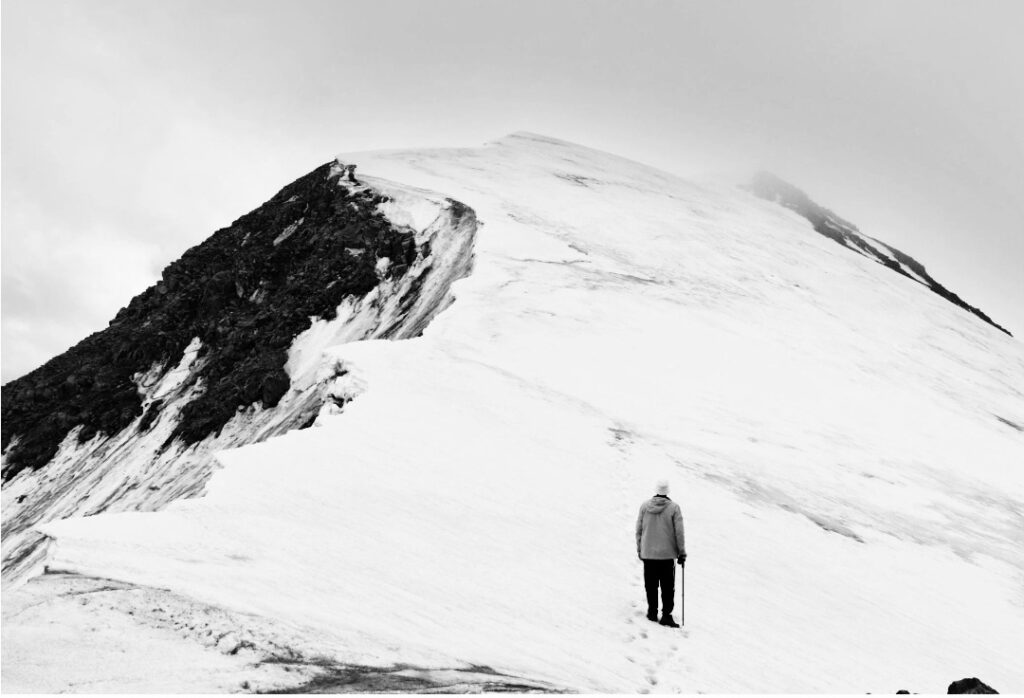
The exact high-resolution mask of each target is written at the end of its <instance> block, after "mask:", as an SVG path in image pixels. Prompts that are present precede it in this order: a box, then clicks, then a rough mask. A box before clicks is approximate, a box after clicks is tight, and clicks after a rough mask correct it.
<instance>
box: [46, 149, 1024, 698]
mask: <svg viewBox="0 0 1024 698" xmlns="http://www.w3.org/2000/svg"><path fill="white" fill-rule="evenodd" d="M343 161H344V162H356V163H358V164H359V171H360V177H359V179H360V180H362V179H363V177H362V174H363V173H368V174H370V175H372V176H373V177H380V178H386V179H387V180H390V181H393V182H402V183H405V184H408V185H409V186H411V187H416V188H419V189H424V190H429V191H433V192H441V193H443V196H445V197H451V198H453V199H456V200H458V201H462V202H465V203H466V205H468V206H470V207H472V209H473V210H475V212H476V215H477V218H478V220H479V223H480V227H479V230H478V232H477V242H476V247H475V255H476V256H475V266H474V271H473V273H472V275H470V276H468V277H466V278H463V279H461V280H459V281H456V282H455V283H454V284H453V286H452V292H453V293H454V295H455V296H456V297H457V299H458V300H457V302H456V303H455V304H454V305H452V306H451V307H450V308H448V309H447V311H446V312H444V313H442V314H440V315H438V316H437V317H436V318H435V319H434V320H433V321H432V322H431V323H430V324H429V325H428V326H426V328H425V329H424V330H423V333H422V336H421V337H419V338H416V339H410V340H408V341H404V342H386V341H380V340H371V341H360V342H354V343H348V344H344V345H342V346H340V347H337V348H334V349H330V350H329V351H328V352H327V355H328V364H326V365H329V366H332V367H336V368H337V369H338V372H339V373H340V372H342V371H344V372H345V376H346V380H345V382H344V385H342V386H341V387H340V388H339V392H340V393H341V394H343V395H349V396H351V395H353V394H355V393H356V392H358V393H359V394H358V397H357V398H356V399H355V400H352V401H351V402H349V403H347V404H345V406H344V409H343V411H342V412H341V413H340V414H327V413H323V414H321V415H320V417H319V419H318V427H317V428H313V429H308V430H305V431H300V432H292V433H289V434H287V435H285V436H283V437H280V438H276V439H271V440H268V441H266V442H264V443H261V444H258V445H254V446H247V447H244V448H240V449H236V450H231V451H226V452H224V453H223V454H222V455H221V456H220V458H221V460H222V462H223V463H224V464H225V466H226V467H225V468H224V469H223V470H221V471H219V472H217V473H216V474H215V475H214V476H213V478H212V479H211V480H210V482H209V485H208V487H207V490H206V496H205V497H204V498H202V499H193V500H187V501H181V502H177V503H175V504H172V505H171V506H169V507H168V508H167V509H166V510H164V511H162V512H159V513H146V514H143V513H125V514H117V515H102V516H96V517H90V518H85V519H70V520H67V521H64V522H59V523H53V524H48V525H46V526H44V527H43V530H44V531H45V532H46V533H47V535H50V536H52V537H53V538H54V539H55V540H56V543H55V547H54V551H53V556H52V558H51V560H50V563H49V564H50V566H51V569H52V570H63V571H71V572H77V573H81V574H87V575H96V576H103V577H108V578H113V579H118V580H122V581H125V582H132V583H136V584H143V585H150V586H154V587H161V588H166V589H170V590H172V591H174V592H175V593H178V594H182V595H186V596H189V597H192V598H194V599H196V600H198V601H201V602H203V603H206V604H211V605H214V606H219V607H223V608H225V609H231V610H232V611H234V612H239V613H249V614H255V615H257V616H259V617H262V618H266V619H271V620H273V621H276V622H278V623H281V624H288V625H289V626H290V627H291V626H297V627H303V628H308V629H310V630H311V632H313V631H315V632H316V633H318V634H319V635H318V636H320V637H329V638H330V640H329V642H328V641H327V640H325V643H326V644H329V645H330V646H331V647H332V648H333V649H332V651H334V652H335V653H336V656H338V657H339V658H340V659H342V660H345V659H348V660H349V661H352V662H353V663H360V664H367V663H373V662H376V663H379V664H382V665H385V664H393V663H404V664H410V665H415V666H420V667H435V668H436V667H451V666H487V667H491V668H493V669H494V670H496V671H500V672H502V673H503V674H507V675H512V676H524V677H529V678H531V679H536V680H540V681H545V682H549V683H550V684H553V685H555V686H560V687H565V688H569V689H578V690H589V691H618V692H638V691H651V690H654V691H673V690H678V691H683V692H689V693H694V692H699V691H713V692H723V691H725V692H740V691H758V692H837V691H838V692H860V691H871V692H878V691H884V690H890V691H891V690H894V688H896V687H903V686H907V687H911V688H913V689H915V690H924V691H939V690H942V687H943V686H945V685H946V684H948V682H949V681H950V680H951V679H952V678H956V677H959V676H962V675H967V676H970V675H978V676H982V677H984V678H985V680H986V682H989V683H991V684H992V685H995V686H998V687H999V688H1000V689H1001V690H1020V687H1022V686H1024V673H1022V671H1021V668H1020V666H1019V662H1018V661H1017V659H1016V653H1015V651H1014V650H1013V649H1012V648H1013V647H1020V646H1024V609H1022V606H1021V603H1020V579H1021V575H1022V573H1024V552H1022V551H1024V545H1022V543H1024V539H1022V535H1024V534H1022V531H1024V526H1021V522H1022V521H1021V512H1022V511H1024V482H1022V478H1021V476H1020V472H1019V465H1020V463H1021V462H1024V433H1022V431H1021V429H1020V427H1019V426H1016V425H1024V398H1022V396H1024V352H1022V350H1021V347H1020V345H1019V344H1018V343H1017V342H1015V341H1014V340H1012V339H1011V338H1009V337H1007V336H1005V335H1004V334H1002V333H1000V332H999V331H998V330H996V329H995V328H993V327H990V326H988V325H986V324H984V323H983V322H981V321H980V320H978V319H977V318H975V317H973V316H970V315H967V314H966V313H963V312H961V311H960V309H958V308H956V307H953V306H951V305H950V304H948V303H946V302H945V301H943V300H942V299H941V298H938V297H936V296H934V295H933V294H931V293H929V292H928V291H927V290H926V289H923V288H922V287H921V285H920V284H917V283H915V282H914V281H912V280H910V279H907V278H905V277H901V276H896V275H893V274H891V273H889V272H888V270H886V269H885V268H884V267H881V266H880V265H877V264H875V263H873V262H872V261H870V260H868V259H865V258H863V257H858V256H855V255H849V254H846V251H845V250H843V249H842V248H840V247H839V246H837V245H834V244H833V243H831V242H830V241H828V240H824V239H823V238H820V237H819V236H816V235H815V234H814V233H813V231H810V229H809V227H808V224H807V222H806V221H803V220H799V219H797V218H796V217H795V216H793V215H791V214H790V213H789V212H787V211H785V210H784V209H782V208H781V207H778V206H776V205H774V204H772V203H770V202H765V201H761V200H758V199H755V198H754V197H753V196H751V195H748V194H746V193H743V192H741V191H735V190H730V189H723V188H714V187H703V186H699V185H697V184H694V183H691V182H687V181H683V180H681V179H678V178H676V177H673V176H671V175H668V174H666V173H663V172H659V171H656V170H653V169H650V168H647V167H645V166H642V165H639V164H636V163H632V162H629V161H626V160H623V159H621V158H617V157H614V156H611V155H608V154H605V153H600V152H597V151H593V150H589V149H586V148H582V147H579V146H574V145H571V144H566V143H563V142H559V141H553V140H551V139H547V138H543V137H537V136H533V135H530V134H517V135H514V136H511V137H508V138H505V139H502V140H500V141H497V142H495V143H493V144H490V145H489V146H486V147H483V148H475V149H453V150H430V151H407V152H388V153H370V154H354V155H346V156H344V158H343ZM315 334H316V336H317V337H320V336H321V334H319V331H318V333H315ZM328 334H329V333H328ZM309 341H310V342H311V345H312V344H316V345H317V347H318V348H319V347H320V346H322V345H324V344H328V343H330V342H329V341H321V340H319V339H316V340H314V339H313V334H311V335H310V339H309ZM317 353H318V352H313V354H317ZM296 356H297V358H296V365H306V364H307V361H306V360H305V358H303V357H302V356H299V355H298V354H297V355H296ZM664 473H671V474H672V475H671V477H672V480H673V498H674V499H675V500H676V501H678V502H679V503H680V504H681V506H682V509H683V515H684V517H685V518H686V529H687V552H688V554H689V561H688V564H687V570H686V573H687V578H686V591H687V598H686V618H687V627H688V631H687V632H688V634H683V633H682V632H679V631H676V632H675V633H674V634H673V631H670V630H666V629H664V628H660V627H657V626H654V625H652V624H649V623H648V622H647V621H646V619H644V618H643V615H642V611H643V608H642V596H643V591H642V579H641V570H640V567H639V564H638V562H637V560H636V555H635V551H634V540H633V525H632V524H633V520H634V517H635V516H636V510H637V507H638V506H639V505H640V503H641V502H642V501H643V500H644V499H646V498H647V497H649V496H650V495H651V494H653V493H652V492H650V491H649V490H650V487H651V483H653V482H654V481H655V480H656V479H657V478H658V477H661V476H663V474H664ZM968 629H971V631H970V632H968V631H967V630H968Z"/></svg>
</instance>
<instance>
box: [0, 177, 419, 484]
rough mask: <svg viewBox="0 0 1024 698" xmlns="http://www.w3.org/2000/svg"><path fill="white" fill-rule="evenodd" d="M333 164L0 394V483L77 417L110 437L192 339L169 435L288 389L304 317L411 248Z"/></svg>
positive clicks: (211, 425) (367, 287)
mask: <svg viewBox="0 0 1024 698" xmlns="http://www.w3.org/2000/svg"><path fill="white" fill-rule="evenodd" d="M344 172H346V171H345V170H344V169H342V168H341V167H339V166H337V165H335V164H334V163H328V164H325V165H323V166H321V167H318V168H317V169H316V170H314V171H313V172H311V173H309V174H308V175H306V176H304V177H301V178H299V179H298V180H296V181H295V182H293V183H291V184H289V185H288V186H286V187H285V188H284V189H282V190H281V191H280V192H278V193H277V195H275V196H274V197H273V198H272V199H270V200H269V201H268V202H266V203H265V204H263V205H262V206H260V207H259V208H257V209H256V210H255V211H252V212H251V213H249V214H247V215H245V216H242V217H241V218H239V219H238V220H237V221H235V222H234V223H233V224H232V225H231V226H230V227H227V228H223V229H221V230H218V231H217V232H215V233H214V234H213V235H212V236H211V237H210V238H208V239H207V240H206V241H205V242H203V243H201V244H199V245H196V246H195V247H193V248H191V249H189V250H188V251H187V252H185V254H184V255H182V257H181V258H180V259H178V260H177V261H176V262H173V263H172V264H170V265H169V266H168V267H167V268H166V269H165V270H164V271H163V275H162V277H161V279H160V281H159V282H158V283H156V284H154V285H153V286H152V287H150V288H148V289H147V290H146V291H144V292H143V293H141V294H139V295H138V296H136V297H135V298H133V299H132V301H131V302H130V303H129V304H128V306H127V307H125V308H123V309H121V311H120V312H118V313H117V315H116V316H115V317H114V319H113V320H112V321H111V322H110V324H109V326H108V327H107V328H106V329H104V330H102V331H99V332H96V333H94V334H92V335H90V336H89V337H87V338H86V339H84V340H83V341H81V342H80V343H79V344H77V345H75V346H74V347H72V348H71V349H69V350H68V351H66V352H65V353H63V354H61V355H60V356H57V357H55V358H53V359H52V360H50V361H48V362H47V363H46V364H44V365H43V366H41V367H40V368H38V369H36V370H34V371H32V372H31V373H29V374H27V375H25V376H23V377H21V378H19V379H17V380H14V381H11V382H10V383H8V384H7V385H5V386H4V387H3V390H2V417H3V427H2V439H3V444H2V445H3V449H4V451H5V455H6V459H5V464H4V469H3V473H2V478H3V480H4V481H6V480H8V479H9V478H11V477H13V476H14V475H16V474H17V473H18V472H20V471H21V470H23V469H25V468H32V469H38V468H39V467H41V466H43V465H45V464H46V463H47V462H48V461H49V460H50V459H52V458H53V456H54V454H55V453H56V451H57V448H58V446H59V444H60V442H61V441H62V440H63V439H64V438H65V437H66V436H67V434H68V433H69V432H70V431H71V430H72V429H74V428H75V427H76V426H81V431H80V432H79V433H78V438H79V440H80V441H86V440H88V439H90V438H92V437H93V436H95V435H96V434H98V433H103V434H107V435H112V434H115V433H118V432H120V431H121V430H123V429H125V428H126V427H127V426H129V425H130V424H131V423H132V422H133V421H134V420H135V419H136V418H138V417H140V416H141V417H142V419H141V421H140V423H139V425H138V426H139V429H141V430H146V429H148V428H149V427H150V425H151V424H152V423H153V422H154V420H155V419H156V417H157V416H158V414H159V410H160V409H161V405H160V403H159V402H154V403H153V404H151V405H150V406H149V407H148V408H147V412H146V414H145V415H143V408H142V401H141V399H140V395H139V393H138V388H137V385H136V382H135V381H134V380H133V377H135V376H136V375H137V374H140V373H145V372H146V371H148V370H150V369H151V368H152V367H153V366H154V365H155V364H163V365H165V366H174V365H175V364H177V363H178V362H179V361H180V360H181V358H182V355H183V352H184V350H185V348H186V347H187V346H188V345H189V343H190V342H191V341H192V340H193V338H195V337H198V338H199V339H200V340H201V342H202V346H201V349H200V354H199V362H198V363H197V364H196V366H197V369H196V371H197V373H196V376H195V377H196V378H198V379H201V381H202V385H203V387H204V389H203V391H202V393H201V394H200V395H199V396H198V397H197V398H196V399H194V400H193V401H192V402H190V403H189V404H188V405H186V406H185V408H184V409H183V411H182V413H181V420H180V422H179V423H178V424H177V427H176V430H175V432H174V434H173V435H172V436H171V439H169V440H174V439H180V440H181V441H183V442H184V443H186V444H189V443H194V442H197V441H200V440H202V439H203V438H204V437H206V436H207V435H209V434H213V433H217V432H219V430H220V429H221V427H222V426H224V424H225V423H227V422H228V420H230V419H231V418H232V416H234V414H235V413H236V412H237V410H238V409H239V408H242V407H246V406H248V405H252V404H254V403H262V404H263V405H264V406H266V407H271V406H274V405H276V404H277V402H278V401H279V400H280V399H281V397H282V396H283V395H284V394H285V393H286V392H287V391H288V388H289V378H288V374H287V373H286V372H285V369H284V366H285V362H286V360H287V351H288V347H289V346H290V344H291V343H292V340H293V339H294V338H295V336H296V335H298V334H299V333H300V332H302V331H303V330H305V329H306V328H308V327H309V326H310V324H311V321H310V318H311V316H317V317H321V318H326V319H331V318H333V317H334V316H335V312H336V308H337V307H338V305H339V303H340V302H341V301H342V300H343V299H344V298H345V297H348V296H363V295H365V294H366V293H368V292H369V291H371V290H372V289H373V288H374V287H376V286H377V284H378V283H379V281H380V278H379V277H378V270H377V269H376V267H375V264H376V261H377V259H378V258H379V257H388V258H389V259H390V260H391V265H390V271H389V272H388V274H389V275H394V276H399V275H401V274H404V273H405V272H406V271H407V270H408V268H409V266H410V265H411V264H412V263H413V262H414V261H415V259H416V256H417V254H418V250H417V247H416V243H415V240H414V235H413V233H412V232H411V231H408V230H399V229H397V228H395V227H394V226H392V225H391V224H390V223H389V221H388V220H387V219H385V218H384V217H383V216H382V215H381V214H380V213H378V212H377V210H376V208H377V204H379V203H380V202H381V201H382V198H381V196H380V195H379V194H376V193H374V192H372V191H370V190H365V189H363V190H360V189H354V188H351V187H346V186H341V185H340V184H339V179H340V178H341V177H342V176H343V173H344Z"/></svg>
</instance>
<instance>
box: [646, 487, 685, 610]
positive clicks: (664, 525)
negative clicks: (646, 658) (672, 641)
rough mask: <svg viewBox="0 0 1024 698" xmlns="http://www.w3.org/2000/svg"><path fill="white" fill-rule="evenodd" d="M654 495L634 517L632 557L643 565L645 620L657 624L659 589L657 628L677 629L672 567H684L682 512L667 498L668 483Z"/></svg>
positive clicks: (673, 571)
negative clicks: (659, 604)
mask: <svg viewBox="0 0 1024 698" xmlns="http://www.w3.org/2000/svg"><path fill="white" fill-rule="evenodd" d="M655 491H656V492H657V494H655V495H654V496H653V497H652V498H650V499H649V500H647V501H646V502H644V503H643V504H642V505H641V506H640V514H639V516H637V517H636V554H637V557H639V558H640V559H641V560H642V561H643V563H644V588H645V589H646V591H647V620H652V621H658V587H659V586H660V587H661V620H660V621H658V622H659V623H660V624H661V625H667V626H668V627H670V628H678V627H679V624H678V623H676V622H675V620H673V618H672V610H673V609H674V608H675V593H676V592H675V586H676V583H675V582H676V580H675V576H676V575H675V572H676V568H675V563H676V562H678V563H679V565H680V566H683V565H685V563H686V539H685V536H684V532H683V512H682V510H681V509H680V508H679V505H678V504H676V503H675V502H673V501H672V500H671V499H669V497H668V491H669V486H668V480H660V481H659V482H658V483H657V484H656V485H655Z"/></svg>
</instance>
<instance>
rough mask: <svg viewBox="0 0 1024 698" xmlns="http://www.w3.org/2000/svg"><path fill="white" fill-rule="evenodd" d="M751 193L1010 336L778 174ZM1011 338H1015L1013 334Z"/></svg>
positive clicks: (758, 181)
mask: <svg viewBox="0 0 1024 698" xmlns="http://www.w3.org/2000/svg"><path fill="white" fill-rule="evenodd" d="M746 188H747V189H748V190H749V191H751V192H752V193H754V194H756V195H757V196H759V197H761V198H762V199H767V200H768V201H774V202H775V203H778V204H781V205H782V206H785V207H786V208H788V209H790V210H792V211H795V212H796V213H798V214H799V215H801V216H803V217H804V218H806V219H807V220H808V221H810V222H811V225H813V226H814V229H815V230H816V231H817V232H818V233H820V234H821V235H824V236H825V237H827V238H828V239H830V240H833V241H835V242H837V243H839V244H840V245H842V246H843V247H846V248H847V249H850V250H853V251H854V252H856V253H857V254H860V255H863V256H865V257H867V258H868V259H871V260H873V261H875V262H878V263H879V264H881V265H883V266H886V267H888V268H889V269H892V270H893V271H894V272H896V273H897V274H901V275H903V276H905V277H907V278H908V279H912V280H914V281H916V282H918V283H920V284H922V285H923V286H925V287H927V288H928V289H930V290H931V291H932V292H933V293H936V294H938V295H940V296H942V297H943V298H945V299H946V300H947V301H949V302H950V303H952V304H953V305H956V306H959V307H960V308H963V309H964V310H966V311H967V312H969V313H973V314H974V315H977V316H978V317H979V318H981V319H982V320H984V321H985V322H987V323H988V324H990V325H992V326H993V327H995V328H996V329H998V330H1000V331H1002V332H1006V334H1010V332H1009V331H1007V330H1006V329H1005V328H1003V327H1000V326H999V325H998V324H997V323H996V322H995V321H994V320H992V318H990V317H989V316H988V315H986V314H985V313H983V312H982V311H981V310H979V309H978V308H975V307H974V306H973V305H970V304H968V303H967V302H966V301H964V300H963V299H962V298H960V296H958V295H956V294H955V293H953V292H952V291H950V290H949V289H947V288H946V287H945V286H943V285H942V284H940V283H939V282H938V281H936V280H935V279H933V278H932V277H931V275H930V274H928V271H927V270H926V269H925V268H924V265H923V264H921V263H920V262H918V261H917V260H915V259H914V258H913V257H911V256H910V255H908V254H905V253H903V252H900V251H899V250H897V249H896V248H895V247H891V246H889V245H886V244H885V243H883V242H881V241H880V240H876V239H874V238H872V237H868V236H867V235H864V234H863V233H861V232H860V231H859V230H858V229H857V226H855V225H854V224H853V223H850V222H849V221H846V220H843V219H842V218H840V217H839V216H837V215H836V214H835V213H833V212H832V211H830V210H828V209H827V208H825V207H823V206H819V205H818V204H816V203H815V202H814V201H812V200H811V199H810V197H808V196H807V194H805V193H804V192H802V191H801V190H799V189H797V188H796V187H794V186H793V185H792V184H790V183H789V182H786V181H784V180H782V179H780V178H778V177H776V176H775V175H773V174H771V173H768V172H759V173H758V174H757V175H756V176H755V177H754V179H753V180H752V181H751V183H750V185H749V186H748V187H746ZM1011 336H1012V335H1011Z"/></svg>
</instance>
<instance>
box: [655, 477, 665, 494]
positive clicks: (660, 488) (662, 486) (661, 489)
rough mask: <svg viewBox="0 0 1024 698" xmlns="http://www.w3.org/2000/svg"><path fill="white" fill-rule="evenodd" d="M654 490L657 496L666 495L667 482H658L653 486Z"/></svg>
mask: <svg viewBox="0 0 1024 698" xmlns="http://www.w3.org/2000/svg"><path fill="white" fill-rule="evenodd" d="M654 489H655V492H657V493H658V494H668V480H658V484H657V485H655V486H654Z"/></svg>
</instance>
